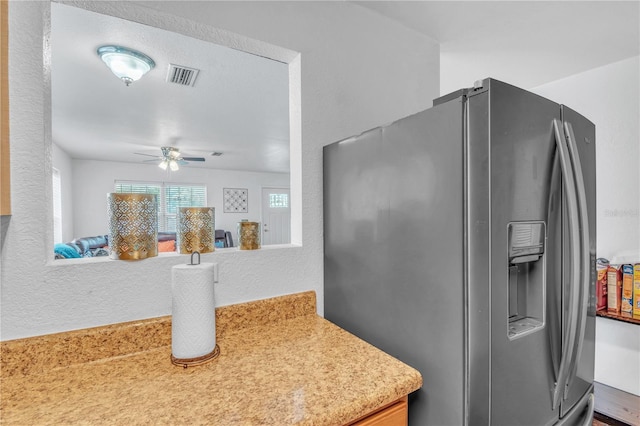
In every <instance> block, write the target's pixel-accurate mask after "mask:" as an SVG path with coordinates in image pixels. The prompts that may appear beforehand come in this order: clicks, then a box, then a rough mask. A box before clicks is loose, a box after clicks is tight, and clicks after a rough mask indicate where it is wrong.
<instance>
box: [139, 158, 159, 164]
mask: <svg viewBox="0 0 640 426" xmlns="http://www.w3.org/2000/svg"><path fill="white" fill-rule="evenodd" d="M142 162H143V163H157V162H158V159H154V160H142Z"/></svg>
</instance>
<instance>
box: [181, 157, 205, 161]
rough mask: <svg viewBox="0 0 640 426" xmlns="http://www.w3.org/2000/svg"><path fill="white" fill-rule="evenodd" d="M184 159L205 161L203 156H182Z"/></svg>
mask: <svg viewBox="0 0 640 426" xmlns="http://www.w3.org/2000/svg"><path fill="white" fill-rule="evenodd" d="M182 159H183V160H186V161H205V159H204V157H182Z"/></svg>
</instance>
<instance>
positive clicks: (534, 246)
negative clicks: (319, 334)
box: [509, 222, 545, 264]
mask: <svg viewBox="0 0 640 426" xmlns="http://www.w3.org/2000/svg"><path fill="white" fill-rule="evenodd" d="M544 229H545V227H544V222H511V223H510V224H509V263H511V264H517V263H524V262H535V261H536V260H538V259H540V257H542V255H543V254H544V239H545V231H544Z"/></svg>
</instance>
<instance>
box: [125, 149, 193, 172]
mask: <svg viewBox="0 0 640 426" xmlns="http://www.w3.org/2000/svg"><path fill="white" fill-rule="evenodd" d="M160 150H161V151H162V155H151V154H143V153H141V152H135V153H134V154H138V155H147V156H149V157H155V158H156V160H145V161H158V160H157V159H159V160H160V163H159V164H158V167H160V168H161V169H162V170H167V167H168V168H169V169H171V171H174V172H175V171H176V170H178V169H179V168H180V165H184V164H189V161H205V159H204V157H182V156H181V155H180V150H179V149H178V148H174V147H172V146H163V147H162V148H160Z"/></svg>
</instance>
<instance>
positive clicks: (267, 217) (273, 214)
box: [262, 188, 291, 245]
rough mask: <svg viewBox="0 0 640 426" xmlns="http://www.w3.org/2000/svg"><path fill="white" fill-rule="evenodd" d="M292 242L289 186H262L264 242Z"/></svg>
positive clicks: (265, 243) (264, 243)
mask: <svg viewBox="0 0 640 426" xmlns="http://www.w3.org/2000/svg"><path fill="white" fill-rule="evenodd" d="M290 242H291V206H290V193H289V188H262V244H263V245H268V244H289V243H290Z"/></svg>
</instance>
